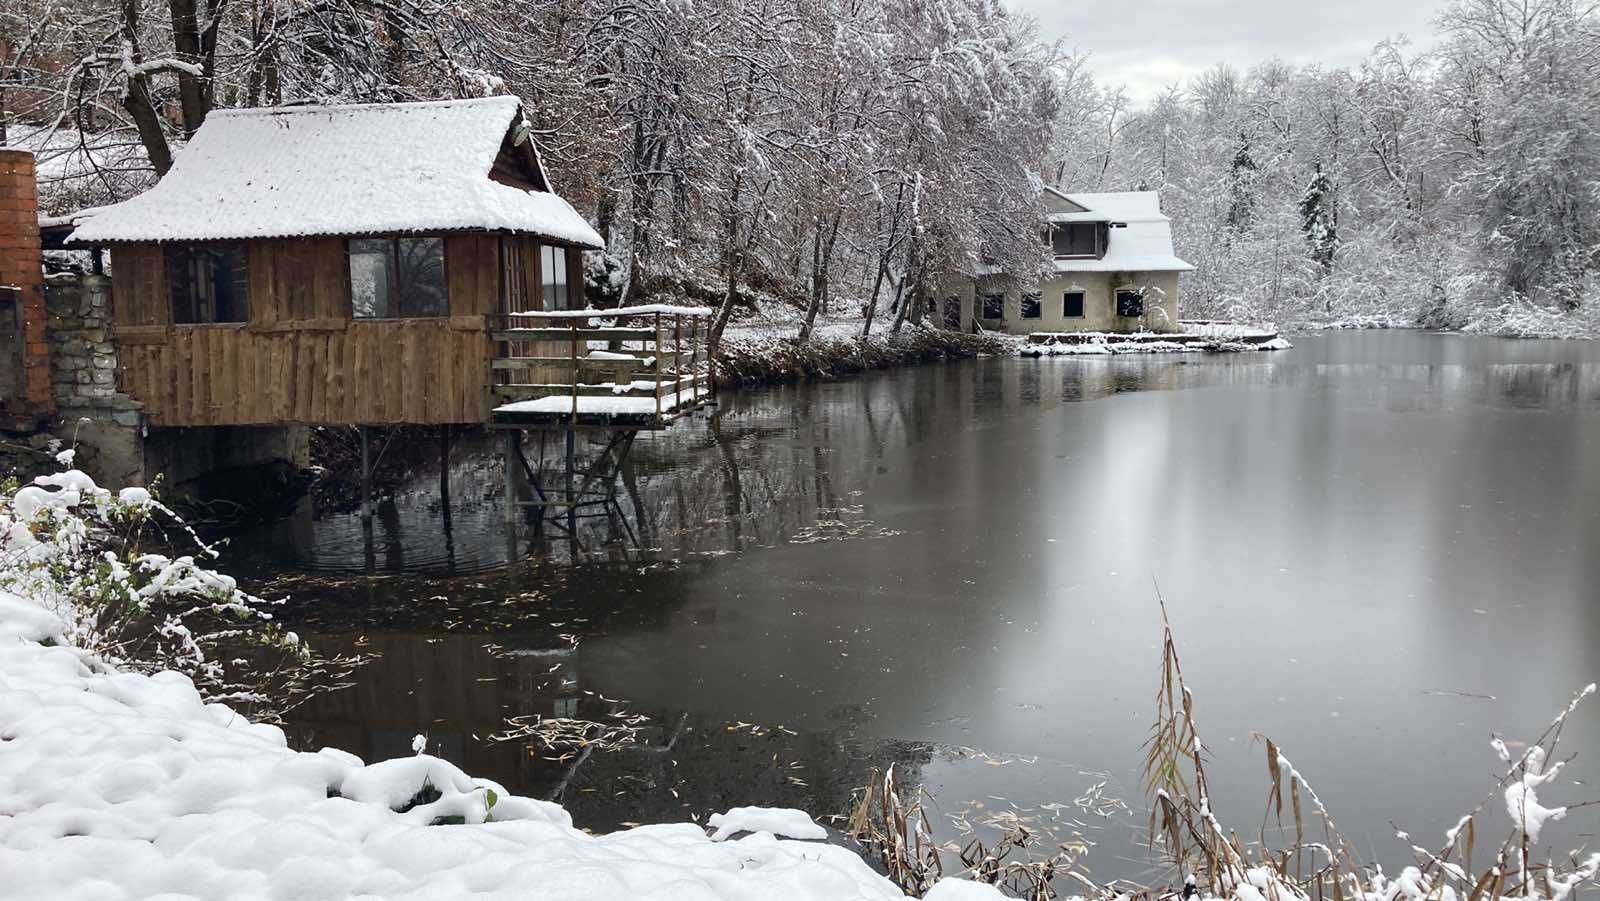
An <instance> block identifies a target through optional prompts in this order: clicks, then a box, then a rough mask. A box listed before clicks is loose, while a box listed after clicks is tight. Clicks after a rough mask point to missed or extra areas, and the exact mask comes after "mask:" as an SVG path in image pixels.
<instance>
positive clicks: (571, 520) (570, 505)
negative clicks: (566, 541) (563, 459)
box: [567, 425, 578, 536]
mask: <svg viewBox="0 0 1600 901" xmlns="http://www.w3.org/2000/svg"><path fill="white" fill-rule="evenodd" d="M577 440H578V433H577V432H576V431H575V430H574V429H573V428H572V426H571V425H568V426H567V534H568V535H569V536H576V535H577V534H578V499H577V498H575V497H573V496H572V493H573V490H574V489H575V488H576V487H577V486H576V485H574V484H573V482H572V479H573V476H574V475H575V474H576V473H575V468H576V459H575V458H576V456H577Z"/></svg>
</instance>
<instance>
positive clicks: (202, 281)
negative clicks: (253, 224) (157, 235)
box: [166, 244, 250, 325]
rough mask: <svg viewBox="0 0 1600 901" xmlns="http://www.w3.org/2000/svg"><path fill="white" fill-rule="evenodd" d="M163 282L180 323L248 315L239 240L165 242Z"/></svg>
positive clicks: (238, 319) (241, 318)
mask: <svg viewBox="0 0 1600 901" xmlns="http://www.w3.org/2000/svg"><path fill="white" fill-rule="evenodd" d="M166 257H167V286H168V290H169V292H170V293H171V296H172V321H173V322H175V323H178V324H180V325H199V324H205V323H213V322H244V321H246V320H247V319H249V318H250V303H249V300H250V267H249V264H248V263H247V261H246V257H245V249H244V246H243V245H240V244H169V245H167V247H166Z"/></svg>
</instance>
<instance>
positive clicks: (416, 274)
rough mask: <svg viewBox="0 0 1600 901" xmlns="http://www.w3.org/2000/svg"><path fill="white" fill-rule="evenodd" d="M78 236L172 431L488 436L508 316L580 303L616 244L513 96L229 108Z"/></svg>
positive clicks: (122, 343)
mask: <svg viewBox="0 0 1600 901" xmlns="http://www.w3.org/2000/svg"><path fill="white" fill-rule="evenodd" d="M75 221H76V229H75V230H74V231H73V233H72V235H71V237H70V238H69V243H70V244H71V245H76V246H93V247H100V248H106V249H109V251H110V258H111V260H110V261H111V270H112V279H111V282H112V311H113V315H112V320H113V335H114V338H113V340H114V343H115V345H116V350H117V383H118V388H119V389H120V390H121V391H122V392H123V393H125V394H127V395H128V396H130V397H131V398H133V399H134V400H135V401H137V402H138V403H139V404H141V405H142V408H143V415H144V417H145V419H146V422H147V425H149V426H153V427H158V428H159V427H165V426H236V425H237V426H251V425H276V424H285V423H297V424H318V423H330V424H332V423H342V424H367V425H381V424H395V423H422V424H452V423H484V422H486V421H487V420H488V419H489V416H490V411H491V409H492V406H493V403H494V400H493V397H492V393H491V390H490V389H491V387H492V385H493V382H494V378H493V366H492V361H493V359H494V357H495V350H494V343H495V342H494V341H493V335H492V327H493V326H494V324H495V322H494V320H495V317H504V316H507V315H511V314H516V313H521V312H526V311H530V310H564V309H574V308H580V309H581V308H583V307H584V305H585V303H584V295H583V276H582V273H583V259H582V254H583V252H584V251H585V250H593V249H598V248H600V247H602V246H603V242H602V241H601V238H600V235H599V234H597V233H596V232H595V230H594V229H593V228H592V227H591V226H590V225H589V224H588V222H586V221H585V220H584V218H583V217H582V216H581V215H579V214H578V212H577V211H576V210H574V209H573V208H572V206H571V205H570V204H568V203H567V202H566V201H565V200H563V199H562V198H561V197H560V196H559V195H558V194H556V193H554V192H553V191H552V190H551V185H550V182H549V178H548V177H547V176H546V174H545V170H544V167H543V165H542V164H541V161H540V158H539V151H538V148H537V147H536V146H535V144H534V141H533V139H532V135H531V133H530V130H529V127H528V124H527V122H526V120H525V119H524V117H523V112H522V105H521V102H520V101H519V100H518V99H517V98H516V97H509V96H506V97H487V98H480V99H468V100H448V101H437V102H422V103H390V104H367V105H345V106H291V107H278V108H270V109H249V110H217V111H214V112H213V113H211V115H209V116H208V117H207V119H206V123H205V124H204V125H203V126H202V127H201V128H200V129H199V131H198V132H196V134H195V135H194V137H193V138H191V139H190V141H189V142H188V144H187V146H186V147H185V148H184V149H183V151H182V152H181V153H180V154H179V155H178V158H177V160H176V162H175V164H174V165H173V167H172V169H171V171H169V172H168V173H167V174H166V175H165V176H164V177H163V178H162V179H161V180H160V181H159V182H158V183H157V184H156V185H155V186H154V187H153V188H151V189H150V190H149V191H147V192H145V193H143V194H140V195H138V196H136V197H134V198H132V199H130V200H127V201H124V202H122V203H118V204H115V205H112V206H108V207H103V208H100V209H98V210H94V211H91V212H89V213H88V214H86V215H80V216H78V217H77V218H76V220H75ZM502 322H503V320H502Z"/></svg>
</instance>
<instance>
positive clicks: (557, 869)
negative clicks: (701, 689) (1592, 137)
mask: <svg viewBox="0 0 1600 901" xmlns="http://www.w3.org/2000/svg"><path fill="white" fill-rule="evenodd" d="M69 481H71V482H72V485H73V486H74V487H73V489H72V490H75V491H78V492H79V494H80V496H81V497H83V498H88V499H93V498H96V497H103V495H101V494H100V493H99V492H98V489H94V488H91V487H90V483H88V482H87V477H83V476H81V474H77V473H72V474H71V479H70V480H69ZM38 487H39V488H40V489H41V491H46V490H47V489H49V488H50V487H52V486H48V485H41V486H38ZM62 490H64V489H61V488H60V487H59V486H56V487H55V491H53V492H47V493H48V494H49V495H50V497H52V498H55V497H57V496H58V495H59V493H60V492H61V491H62ZM23 491H24V492H29V489H27V488H25V489H23ZM36 494H37V492H29V493H27V494H26V495H24V497H23V499H24V500H26V501H27V504H26V505H25V504H19V503H17V502H16V500H14V499H13V500H12V502H11V504H10V509H9V510H4V511H0V512H4V513H5V517H4V518H6V519H7V520H9V521H8V522H7V523H6V528H5V529H4V530H0V551H4V550H14V545H15V544H18V543H20V544H25V545H29V546H37V544H38V542H39V541H40V538H39V537H38V536H36V535H34V534H32V530H33V529H34V528H36V527H37V526H36V524H35V523H33V522H31V521H30V520H31V517H32V515H33V514H34V513H35V512H37V511H38V510H40V509H58V510H59V508H60V505H55V506H54V507H52V506H51V505H48V504H46V505H42V506H41V505H40V504H39V501H40V500H41V499H40V498H39V497H36V496H35V495H36ZM90 502H92V500H91V501H90ZM74 503H76V502H74ZM24 506H31V507H33V509H32V510H28V509H22V508H23V507H24ZM24 514H26V515H24ZM24 533H27V534H26V535H25V534H24ZM44 540H46V541H48V540H49V539H48V538H46V539H44ZM8 545H9V546H13V547H7V546H8ZM71 635H72V631H71V627H70V626H69V623H68V622H66V621H64V620H63V618H62V617H61V616H58V615H57V612H54V611H52V610H47V609H45V607H44V606H43V605H42V604H41V603H40V602H39V601H37V600H35V599H33V598H30V597H24V596H23V595H21V594H19V593H17V592H15V591H11V590H3V589H0V873H4V874H6V875H5V878H4V880H0V895H4V896H7V897H17V898H85V899H90V898H92V899H125V898H144V897H153V896H163V897H170V898H222V897H252V898H257V897H259V898H268V897H271V898H295V899H319V898H329V899H331V898H346V897H369V898H417V899H424V898H425V899H430V901H437V899H454V898H474V899H477V898H526V897H529V896H530V894H533V895H536V896H537V897H540V898H544V899H579V898H585V899H588V898H593V899H610V898H619V899H620V898H628V899H632V898H662V899H665V898H673V899H690V898H692V899H751V901H755V899H769V898H785V899H817V901H823V899H828V901H834V899H893V898H901V897H904V896H903V895H902V894H901V892H900V891H899V890H898V889H897V888H896V887H895V886H894V885H893V884H892V883H891V882H890V881H889V880H888V879H886V878H884V877H882V876H880V875H878V874H877V873H875V872H874V871H873V870H872V869H871V868H870V867H868V866H867V864H866V863H865V862H864V861H863V860H862V859H861V858H860V857H859V856H857V855H856V854H854V853H853V852H851V851H850V850H848V849H846V848H842V847H837V846H834V845H828V844H822V843H817V842H811V841H792V840H785V839H780V838H778V837H776V836H775V835H774V834H773V832H775V831H776V832H781V833H785V834H790V835H794V834H801V835H807V836H811V835H815V834H817V831H819V830H818V827H816V826H815V824H812V823H810V821H809V819H808V818H806V817H805V816H804V814H801V813H799V812H797V811H767V812H763V811H760V810H757V809H739V810H735V811H731V812H729V814H727V815H726V817H725V818H724V819H722V820H719V822H721V823H722V824H723V825H724V826H726V827H729V828H730V829H740V830H743V829H750V830H755V831H753V832H752V833H751V834H749V835H747V836H745V837H743V838H738V839H731V840H726V841H715V840H713V838H711V837H708V836H707V834H706V830H705V829H704V828H703V827H701V826H699V825H696V824H694V823H679V824H672V825H656V826H643V827H639V828H636V829H631V830H627V831H624V832H616V833H612V834H609V835H590V834H587V833H585V832H582V831H580V830H577V829H574V828H573V826H572V820H571V817H569V816H568V814H567V812H566V811H565V810H564V809H562V808H561V807H560V806H558V805H555V804H550V803H547V802H543V801H537V800H533V799H529V798H521V797H517V796H515V795H512V794H511V793H510V792H507V791H506V790H505V789H504V788H502V787H501V786H499V785H496V784H495V783H493V782H490V781H488V780H483V779H473V778H471V777H469V776H468V775H467V774H465V773H463V772H462V771H461V770H460V769H458V768H457V767H455V766H454V765H452V764H450V763H449V762H447V761H444V760H441V759H438V758H435V757H431V756H428V755H424V754H418V755H417V756H415V757H408V758H401V759H396V760H387V761H382V762H378V763H374V764H370V765H367V764H363V762H362V761H361V760H359V759H358V758H356V757H354V756H352V755H350V754H347V753H344V752H342V751H337V750H332V749H324V750H321V751H318V752H316V753H307V752H297V751H294V750H291V749H290V748H289V747H288V745H287V743H286V742H285V739H284V734H283V732H282V731H281V730H279V729H278V728H276V727H274V726H271V725H265V724H261V723H256V722H252V721H251V720H250V719H248V718H247V717H244V716H242V715H240V714H238V713H236V712H235V711H234V710H232V709H230V708H229V707H228V706H225V705H223V704H217V703H206V702H205V700H204V699H203V698H202V696H201V694H200V692H199V691H198V690H197V689H196V688H195V685H194V683H193V682H191V681H190V679H189V678H188V677H186V676H184V675H181V674H179V673H177V672H172V671H163V672H157V673H154V674H151V675H146V674H142V673H135V672H128V671H124V670H121V669H118V668H117V667H114V666H112V665H110V664H108V663H107V662H105V661H104V660H102V659H100V658H98V657H96V656H95V655H93V654H91V653H89V652H87V651H84V650H81V649H79V648H76V647H73V646H72V644H71ZM802 820H803V821H804V822H802ZM808 827H809V828H808ZM947 881H948V880H947ZM930 897H936V898H983V897H988V898H999V897H1002V896H1001V895H1000V893H999V892H998V891H997V890H995V889H992V888H989V887H987V886H977V885H974V884H972V883H964V884H957V885H955V886H954V887H952V888H948V889H946V888H941V889H940V890H939V892H938V893H937V894H935V895H930Z"/></svg>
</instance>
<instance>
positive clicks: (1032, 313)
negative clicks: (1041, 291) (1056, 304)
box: [1022, 294, 1041, 319]
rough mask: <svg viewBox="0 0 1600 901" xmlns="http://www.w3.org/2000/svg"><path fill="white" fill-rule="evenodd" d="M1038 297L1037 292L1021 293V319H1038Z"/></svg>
mask: <svg viewBox="0 0 1600 901" xmlns="http://www.w3.org/2000/svg"><path fill="white" fill-rule="evenodd" d="M1039 299H1040V298H1039V295H1037V294H1024V295H1022V318H1023V319H1038V318H1039V315H1040V309H1039V307H1040V306H1041V304H1040V303H1039Z"/></svg>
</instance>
